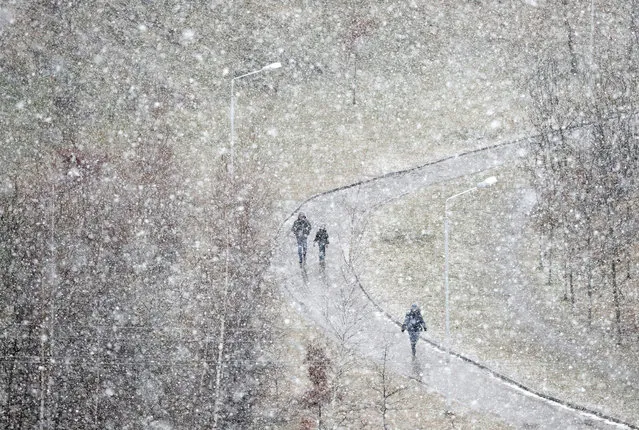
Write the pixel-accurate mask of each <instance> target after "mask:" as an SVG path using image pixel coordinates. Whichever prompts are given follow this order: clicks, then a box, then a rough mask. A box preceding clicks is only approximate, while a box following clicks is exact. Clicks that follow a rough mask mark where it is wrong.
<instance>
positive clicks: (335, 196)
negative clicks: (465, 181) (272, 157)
mask: <svg viewBox="0 0 639 430" xmlns="http://www.w3.org/2000/svg"><path fill="white" fill-rule="evenodd" d="M529 139H530V138H526V139H522V140H518V141H514V142H506V143H502V144H499V145H495V146H491V147H486V148H481V149H477V150H474V151H469V152H466V153H464V154H459V155H454V156H450V157H447V158H444V159H441V160H437V161H434V162H431V163H428V164H425V165H423V166H419V167H416V168H412V169H409V170H405V171H401V172H394V173H390V174H387V175H383V176H381V177H378V178H374V179H370V180H367V181H361V182H357V183H355V184H351V185H348V186H344V187H341V188H337V189H335V190H331V191H328V192H325V193H321V194H318V195H316V196H313V197H311V198H309V199H308V200H306V201H305V202H304V203H302V204H301V205H300V207H299V208H298V210H303V211H304V212H306V213H307V214H308V216H309V219H310V221H311V222H312V223H313V226H314V228H315V227H317V226H318V225H319V224H320V223H325V224H326V225H327V226H328V231H329V234H330V235H331V245H330V247H329V250H328V254H327V263H326V269H325V270H321V268H320V267H319V264H318V262H317V261H316V259H317V252H316V251H315V250H314V249H313V248H312V239H313V237H310V238H309V255H308V257H309V258H308V260H309V261H308V263H307V265H306V266H304V267H303V268H300V266H299V264H298V263H297V252H296V246H295V240H294V238H293V237H292V235H291V233H290V227H291V224H292V221H293V219H294V216H295V214H291V216H290V217H289V218H288V219H287V220H286V221H285V222H284V223H283V225H282V226H281V227H280V230H279V232H278V235H277V240H276V244H275V248H274V249H273V255H272V260H271V271H272V273H273V275H274V276H275V279H276V280H277V281H278V282H279V284H280V285H281V286H282V288H283V289H284V291H285V294H286V295H287V296H288V298H289V299H290V300H291V301H292V303H293V305H294V306H295V307H296V308H297V309H298V310H299V312H300V313H301V314H302V315H303V316H304V317H305V318H308V319H310V320H311V321H312V322H313V323H314V324H316V325H317V326H320V327H322V328H323V329H324V330H326V331H327V332H328V333H329V334H330V335H332V336H334V337H335V338H336V339H338V340H339V341H342V342H347V343H348V344H349V347H351V348H353V349H354V350H355V351H357V353H358V354H360V355H361V356H363V357H367V358H369V359H372V360H375V361H380V359H381V357H382V353H383V350H384V349H385V348H386V347H388V354H389V358H388V360H389V363H388V365H390V367H391V368H392V369H393V370H394V371H395V372H397V373H398V374H401V375H404V376H407V377H410V378H413V379H415V380H417V381H419V382H420V383H422V384H423V385H424V387H425V388H426V389H428V390H429V391H435V392H437V393H440V394H441V395H444V396H447V397H448V398H449V399H450V401H451V402H452V403H451V409H452V410H454V409H455V408H456V407H460V408H470V409H476V410H478V411H481V412H484V413H487V414H493V415H496V416H499V417H500V418H501V419H502V420H503V421H504V422H506V423H508V424H510V425H512V426H514V427H517V428H536V429H553V430H554V429H583V428H595V429H613V428H614V429H619V428H629V429H639V426H638V425H636V424H631V423H627V422H624V421H623V420H621V419H617V418H615V417H612V416H608V415H606V414H605V413H603V412H600V411H595V410H589V409H587V408H585V407H582V406H579V405H576V404H572V403H570V402H566V401H563V400H561V399H558V398H555V397H551V396H548V395H545V394H543V393H540V392H537V391H535V390H533V389H531V388H529V387H526V386H524V385H522V384H520V383H518V382H517V381H514V380H512V379H511V378H509V377H508V376H505V375H502V374H500V373H498V372H496V371H494V370H492V369H490V368H488V367H486V366H485V365H483V364H481V363H478V362H476V361H474V360H472V359H470V358H468V357H465V356H464V355H463V354H460V353H459V352H455V351H450V360H447V359H446V350H445V348H443V347H442V346H441V345H440V344H438V343H437V342H435V341H433V340H432V339H428V338H426V337H422V339H423V342H419V343H418V345H417V347H418V351H417V356H418V358H417V359H416V360H411V357H410V353H409V348H408V340H407V338H406V335H405V334H403V333H401V332H400V330H399V329H398V327H397V326H398V325H399V322H398V321H396V320H395V319H394V318H393V317H392V316H391V315H389V314H388V313H387V312H386V311H385V310H384V308H383V304H378V303H375V302H374V301H373V300H371V298H370V297H369V296H368V294H367V292H366V290H365V289H364V288H363V286H362V285H361V284H360V282H359V280H358V278H357V275H356V274H355V273H354V272H353V271H352V270H350V267H352V266H353V264H355V263H356V261H352V260H351V259H352V258H355V257H353V256H351V249H354V248H356V246H357V240H358V237H359V233H358V228H360V227H361V225H362V224H363V223H362V222H361V221H363V218H364V216H365V214H366V213H367V212H368V211H370V210H372V209H374V208H376V207H378V206H380V205H383V204H386V203H388V202H390V201H393V200H395V199H397V198H399V197H401V196H404V195H406V194H409V193H412V192H415V191H417V190H419V189H421V188H423V187H427V186H431V185H433V184H436V183H439V182H443V181H449V180H451V179H454V178H457V177H461V176H465V175H472V174H475V173H479V172H482V171H486V170H489V169H492V168H495V167H498V166H500V165H503V164H505V163H509V162H513V161H514V160H516V159H517V157H519V156H521V155H523V154H524V153H525V149H526V144H527V143H528V142H530V140H529ZM296 212H297V211H296ZM349 262H350V263H351V264H348V263H349ZM447 362H448V363H447Z"/></svg>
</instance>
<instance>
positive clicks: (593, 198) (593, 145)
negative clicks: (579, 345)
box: [527, 57, 639, 343]
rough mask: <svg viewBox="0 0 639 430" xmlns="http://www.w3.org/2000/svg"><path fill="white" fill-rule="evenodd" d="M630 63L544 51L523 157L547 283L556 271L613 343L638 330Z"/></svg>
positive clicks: (636, 156) (636, 149)
mask: <svg viewBox="0 0 639 430" xmlns="http://www.w3.org/2000/svg"><path fill="white" fill-rule="evenodd" d="M620 64H623V65H624V67H619V65H620ZM630 66H632V62H622V63H616V64H614V66H613V67H607V68H604V67H599V68H598V72H597V73H595V74H594V75H593V73H592V70H585V71H584V70H582V71H575V70H574V69H573V67H574V62H573V63H572V64H571V63H566V62H565V61H563V59H556V58H552V57H551V58H548V59H545V60H544V61H541V62H540V63H539V65H538V68H537V70H536V73H535V76H534V79H533V80H532V81H531V84H532V85H531V87H530V88H531V101H532V109H531V112H532V115H531V119H532V121H533V123H534V125H535V127H536V129H537V130H538V132H539V137H538V138H536V139H534V141H532V143H531V144H530V153H529V159H528V161H529V162H528V163H527V166H528V171H529V172H530V174H531V178H532V182H533V185H534V188H535V190H536V192H537V197H538V202H537V205H536V208H535V212H534V222H535V225H536V227H537V229H538V231H539V233H540V235H541V237H542V241H541V242H540V243H541V246H542V248H541V249H540V264H544V265H545V266H546V268H547V273H548V283H550V282H551V281H552V280H553V279H558V278H560V283H561V285H563V290H562V295H563V298H564V299H565V300H566V301H568V302H569V303H570V304H571V305H572V307H573V309H574V310H575V312H576V313H577V314H578V315H581V316H583V317H584V319H585V321H586V324H587V325H588V326H592V325H593V324H595V323H597V324H598V325H602V322H603V325H605V324H606V323H605V321H611V324H610V325H611V327H610V329H611V331H612V332H614V335H615V337H616V339H617V342H619V343H620V342H622V341H623V340H624V339H630V338H633V339H636V336H637V332H638V331H639V318H638V315H639V314H638V310H639V301H638V300H637V291H638V289H637V283H636V280H635V273H634V272H635V271H634V267H635V265H636V261H637V247H636V243H637V239H638V236H637V235H638V230H637V226H638V223H639V218H638V216H637V202H638V200H637V198H638V197H639V195H638V189H637V185H638V180H639V128H638V126H639V123H638V121H637V119H638V118H637V112H638V111H637V100H638V99H637V81H636V74H635V73H634V72H633V68H632V67H630ZM610 315H612V318H610V317H609V316H610Z"/></svg>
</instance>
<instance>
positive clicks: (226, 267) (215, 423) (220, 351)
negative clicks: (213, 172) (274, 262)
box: [213, 63, 282, 429]
mask: <svg viewBox="0 0 639 430" xmlns="http://www.w3.org/2000/svg"><path fill="white" fill-rule="evenodd" d="M280 67H282V64H281V63H271V64H269V65H266V66H264V67H262V68H261V69H259V70H254V71H252V72H249V73H245V74H243V75H240V76H236V77H234V78H233V79H231V109H230V111H231V112H230V114H231V115H230V117H231V145H230V148H229V152H230V154H229V164H228V169H227V173H228V180H229V186H230V185H231V184H232V182H233V144H234V142H235V80H236V79H240V78H244V77H246V76H250V75H255V74H256V73H260V72H265V71H267V70H273V69H279V68H280ZM227 211H228V209H225V214H224V218H225V220H226V252H225V254H226V256H225V263H224V290H223V291H222V296H223V304H222V307H223V311H222V313H221V314H220V334H219V341H218V348H217V350H218V351H217V363H218V364H217V366H216V371H215V395H214V397H215V400H214V405H213V428H214V429H217V428H218V422H219V418H220V414H219V411H220V407H221V400H220V385H221V382H222V365H221V363H222V357H223V355H224V337H225V334H226V306H227V298H228V292H229V287H230V260H231V227H230V225H229V222H228V220H227V219H226V217H227V214H226V212H227Z"/></svg>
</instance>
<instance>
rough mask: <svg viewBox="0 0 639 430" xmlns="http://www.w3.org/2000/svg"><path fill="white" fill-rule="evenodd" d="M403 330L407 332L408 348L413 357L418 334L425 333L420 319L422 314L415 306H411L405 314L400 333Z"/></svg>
mask: <svg viewBox="0 0 639 430" xmlns="http://www.w3.org/2000/svg"><path fill="white" fill-rule="evenodd" d="M404 330H408V337H409V338H410V348H411V351H412V352H413V357H415V345H417V340H418V339H419V332H420V331H422V330H423V331H426V322H425V321H424V318H423V317H422V312H421V310H420V309H419V306H417V304H413V305H412V306H411V307H410V310H409V311H408V312H407V313H406V317H405V318H404V324H402V333H403V332H404Z"/></svg>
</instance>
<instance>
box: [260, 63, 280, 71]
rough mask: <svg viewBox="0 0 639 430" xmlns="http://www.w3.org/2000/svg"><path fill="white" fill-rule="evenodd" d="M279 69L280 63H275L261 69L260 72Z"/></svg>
mask: <svg viewBox="0 0 639 430" xmlns="http://www.w3.org/2000/svg"><path fill="white" fill-rule="evenodd" d="M280 67H282V63H280V62H277V63H271V64H268V65H266V66H264V67H262V70H273V69H279V68H280Z"/></svg>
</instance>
